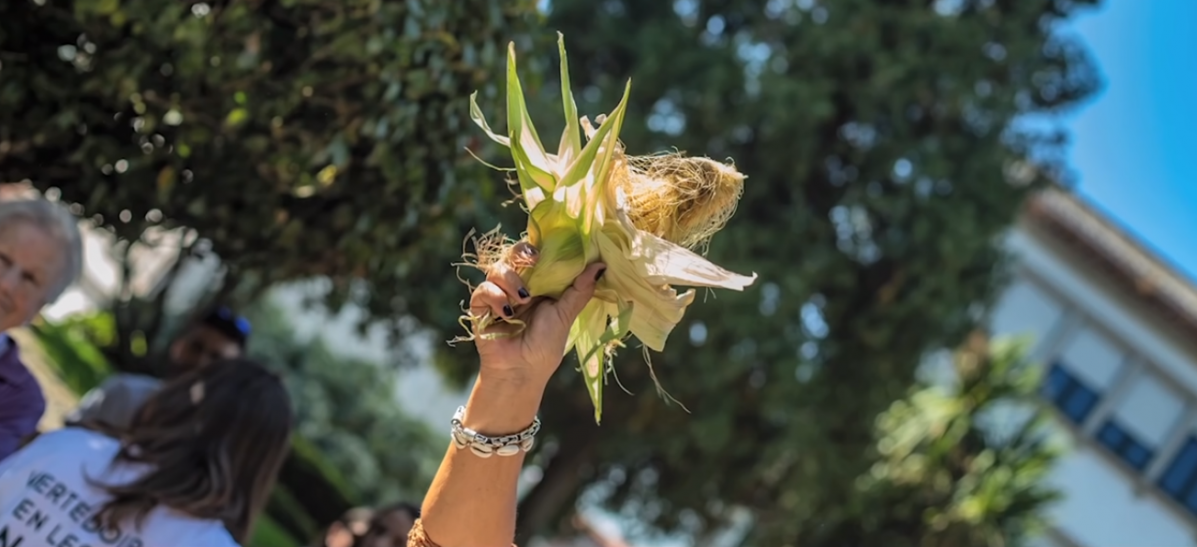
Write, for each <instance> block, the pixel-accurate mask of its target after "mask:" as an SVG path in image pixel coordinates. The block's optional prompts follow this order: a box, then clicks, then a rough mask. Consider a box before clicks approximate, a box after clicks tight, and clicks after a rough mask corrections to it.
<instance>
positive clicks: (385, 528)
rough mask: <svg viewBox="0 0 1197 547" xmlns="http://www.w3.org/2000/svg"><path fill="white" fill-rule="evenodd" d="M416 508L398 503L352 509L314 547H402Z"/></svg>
mask: <svg viewBox="0 0 1197 547" xmlns="http://www.w3.org/2000/svg"><path fill="white" fill-rule="evenodd" d="M418 518H420V508H419V507H416V506H415V505H413V504H410V503H406V502H401V503H395V504H392V505H386V506H383V507H380V508H378V509H374V508H370V507H355V508H353V509H350V510H348V511H346V512H345V514H344V515H341V518H339V519H337V520H336V522H333V523H332V524H331V525H330V526H329V527H328V530H327V531H326V532H325V534H324V538H323V540H322V542H320V543H317V545H318V547H404V546H405V545H407V533H408V532H409V531H411V527H412V524H414V523H415V521H416V519H418Z"/></svg>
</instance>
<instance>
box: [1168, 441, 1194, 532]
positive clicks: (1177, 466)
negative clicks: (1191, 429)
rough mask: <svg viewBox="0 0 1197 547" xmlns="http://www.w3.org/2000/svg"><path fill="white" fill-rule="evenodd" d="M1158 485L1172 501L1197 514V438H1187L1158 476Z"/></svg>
mask: <svg viewBox="0 0 1197 547" xmlns="http://www.w3.org/2000/svg"><path fill="white" fill-rule="evenodd" d="M1159 485H1160V489H1161V490H1163V491H1164V492H1165V493H1166V494H1168V495H1169V496H1171V497H1172V499H1175V500H1176V501H1178V502H1180V504H1181V505H1184V506H1185V507H1186V508H1188V510H1189V511H1192V512H1193V513H1194V514H1197V438H1195V437H1193V436H1191V435H1190V436H1189V438H1188V440H1187V441H1185V444H1184V447H1183V448H1181V449H1180V452H1177V453H1176V457H1175V458H1173V459H1172V462H1171V463H1169V464H1168V469H1167V470H1165V471H1164V474H1163V475H1161V476H1160V480H1159Z"/></svg>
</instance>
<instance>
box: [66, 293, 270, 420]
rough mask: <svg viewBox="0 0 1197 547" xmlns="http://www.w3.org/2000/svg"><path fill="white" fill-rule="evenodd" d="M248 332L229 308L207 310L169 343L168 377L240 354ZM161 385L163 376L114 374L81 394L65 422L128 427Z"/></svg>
mask: <svg viewBox="0 0 1197 547" xmlns="http://www.w3.org/2000/svg"><path fill="white" fill-rule="evenodd" d="M249 334H250V325H249V321H248V320H246V319H245V318H244V317H240V316H238V315H236V314H235V313H233V311H232V310H230V309H229V308H226V307H217V308H213V309H211V310H208V311H207V313H205V314H203V315H200V316H199V318H198V319H197V320H194V321H192V322H191V323H190V324H189V325H188V326H187V327H186V328H185V329H183V332H182V333H181V334H180V335H179V336H178V337H177V338H175V340H174V342H172V343H171V345H170V348H169V349H168V354H167V357H168V358H169V360H168V361H167V369H166V371H165V372H166V374H165V376H166V377H167V378H170V377H173V376H176V375H178V374H183V373H187V372H190V371H193V370H195V369H197V368H201V367H203V366H205V365H207V364H209V363H212V362H215V361H220V360H226V359H236V358H239V357H241V356H242V355H243V354H244V353H245V346H246V344H247V343H248V342H249ZM161 386H162V380H159V379H158V378H155V377H153V376H146V375H144V374H128V373H120V374H114V375H112V376H109V377H108V378H107V379H105V380H104V382H103V383H101V384H100V385H99V386H97V387H95V388H94V389H92V390H90V391H88V392H87V393H86V394H84V396H83V398H82V399H81V400H80V403H79V407H78V408H76V409H75V410H74V411H73V412H71V414H70V415H69V416H67V418H66V422H67V423H68V424H78V423H83V422H100V423H105V424H108V425H110V426H116V427H128V426H129V423H130V422H131V420H132V419H133V414H134V413H135V412H137V409H138V408H140V407H141V405H142V403H144V402H145V401H146V399H148V398H149V397H150V395H152V394H153V393H154V392H155V391H157V390H158V388H160V387H161Z"/></svg>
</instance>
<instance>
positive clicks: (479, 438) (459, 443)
mask: <svg viewBox="0 0 1197 547" xmlns="http://www.w3.org/2000/svg"><path fill="white" fill-rule="evenodd" d="M463 416H465V407H464V406H459V407H457V412H454V413H453V420H451V421H450V422H449V423H450V424H451V425H452V429H450V430H449V431H450V433H451V434H452V436H453V445H454V446H456V447H457V449H458V450H461V449H463V448H466V447H467V446H468V447H469V448H470V451H472V452H473V453H474V455H475V456H478V457H479V458H489V457H491V456H493V455H495V454H498V455H500V456H514V455H516V454H519V453H520V452H521V451H522V452H527V451H529V450H532V445H534V444H535V443H536V433H537V432H539V431H540V418H539V417H537V418H534V419H533V420H532V425H530V426H528V429H525V430H523V431H520V432H519V433H512V434H511V435H503V436H501V437H487V436H486V435H483V434H481V433H479V432H477V431H474V430H473V429H470V428H468V427H466V426H465V425H463V424H462V423H461V418H462V417H463Z"/></svg>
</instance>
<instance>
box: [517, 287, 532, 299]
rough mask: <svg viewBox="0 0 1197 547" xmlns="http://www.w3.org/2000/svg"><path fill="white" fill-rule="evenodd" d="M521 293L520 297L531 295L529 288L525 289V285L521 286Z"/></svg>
mask: <svg viewBox="0 0 1197 547" xmlns="http://www.w3.org/2000/svg"><path fill="white" fill-rule="evenodd" d="M519 295H520V298H528V296H530V295H529V294H528V289H525V288H523V287H520V290H519Z"/></svg>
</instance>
